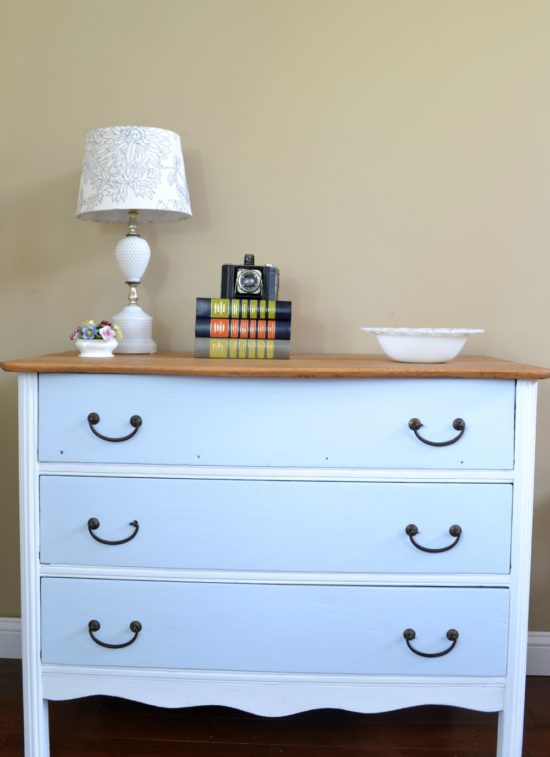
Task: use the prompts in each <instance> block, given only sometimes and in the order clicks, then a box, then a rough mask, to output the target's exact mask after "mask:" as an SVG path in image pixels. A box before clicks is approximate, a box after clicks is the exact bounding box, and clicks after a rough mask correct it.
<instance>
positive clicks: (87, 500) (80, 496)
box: [40, 476, 512, 573]
mask: <svg viewBox="0 0 550 757" xmlns="http://www.w3.org/2000/svg"><path fill="white" fill-rule="evenodd" d="M511 514H512V485H511V484H482V483H480V484H461V483H452V484H451V483H441V484H440V483H364V482H358V483H352V482H349V483H348V482H309V481H299V482H298V481H250V480H246V481H245V480H234V479H232V480H217V479H152V478H113V477H95V476H94V477H92V476H88V477H86V476H82V477H80V476H79V477H76V476H42V477H41V479H40V519H41V534H42V537H41V545H40V558H41V562H42V563H57V564H67V565H108V566H128V567H150V568H179V569H188V570H243V571H285V572H289V571H290V572H292V571H297V572H303V571H305V572H342V573H346V572H352V573H371V572H378V573H508V572H509V570H510V533H511ZM407 526H415V527H416V531H417V533H414V530H415V529H411V528H409V529H407ZM453 526H459V527H460V529H459V530H457V529H456V528H455V529H452V533H450V529H451V527H453ZM407 531H408V532H407ZM100 540H101V541H100ZM105 542H119V543H118V544H112V543H111V544H109V543H105ZM120 542H123V543H120ZM451 545H452V546H451ZM446 547H447V548H448V549H446V550H445V551H426V550H444V549H445V548H446Z"/></svg>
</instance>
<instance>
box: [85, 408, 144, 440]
mask: <svg viewBox="0 0 550 757" xmlns="http://www.w3.org/2000/svg"><path fill="white" fill-rule="evenodd" d="M100 420H101V419H100V417H99V415H98V414H97V413H90V414H89V415H88V425H89V427H90V430H91V431H92V433H94V434H95V435H96V436H97V437H99V438H100V439H103V441H105V442H126V441H128V439H131V438H132V437H133V436H135V435H136V434H137V432H138V429H139V427H140V426H141V424H142V423H143V421H142V420H141V416H140V415H132V417H131V418H130V426H133V428H134V430H133V431H130V433H129V434H126V436H119V437H112V436H104V435H103V434H100V433H99V431H96V430H95V428H94V426H97V424H98V423H99V421H100Z"/></svg>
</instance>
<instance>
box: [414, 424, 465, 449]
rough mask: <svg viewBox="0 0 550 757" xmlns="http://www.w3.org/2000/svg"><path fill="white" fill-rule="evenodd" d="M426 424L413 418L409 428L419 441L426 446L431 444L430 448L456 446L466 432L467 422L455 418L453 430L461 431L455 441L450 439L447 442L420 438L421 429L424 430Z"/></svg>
mask: <svg viewBox="0 0 550 757" xmlns="http://www.w3.org/2000/svg"><path fill="white" fill-rule="evenodd" d="M423 425H424V424H423V423H422V421H421V420H420V419H419V418H411V419H410V421H409V428H410V429H411V430H412V431H414V433H415V436H416V438H417V439H420V441H421V442H424V444H429V445H430V447H448V446H449V444H455V442H457V441H458V440H459V439H460V437H461V436H462V434H463V433H464V432H465V431H466V421H463V420H462V418H455V419H454V421H453V428H454V429H455V431H459V432H460V433H458V434H457V435H456V436H455V437H454V438H453V439H449V440H448V441H446V442H431V441H430V440H429V439H424V437H423V436H420V434H419V433H418V431H419V429H421V428H422V426H423Z"/></svg>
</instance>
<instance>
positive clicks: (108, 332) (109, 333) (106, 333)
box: [99, 326, 116, 341]
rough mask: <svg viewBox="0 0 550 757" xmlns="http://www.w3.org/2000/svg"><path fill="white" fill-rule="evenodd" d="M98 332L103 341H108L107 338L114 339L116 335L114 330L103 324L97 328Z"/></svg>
mask: <svg viewBox="0 0 550 757" xmlns="http://www.w3.org/2000/svg"><path fill="white" fill-rule="evenodd" d="M99 333H100V334H101V338H102V339H104V340H105V341H108V340H109V339H114V338H115V337H116V334H115V332H114V331H113V329H112V328H111V327H110V326H103V328H102V329H99Z"/></svg>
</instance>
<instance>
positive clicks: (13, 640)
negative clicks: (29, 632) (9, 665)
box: [0, 618, 21, 660]
mask: <svg viewBox="0 0 550 757" xmlns="http://www.w3.org/2000/svg"><path fill="white" fill-rule="evenodd" d="M0 657H4V658H6V657H8V658H10V659H12V660H13V659H18V658H19V657H21V620H20V619H19V618H0Z"/></svg>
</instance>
